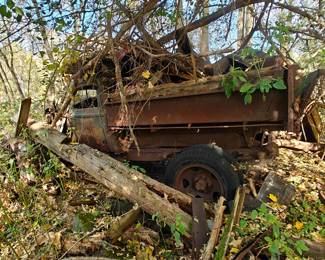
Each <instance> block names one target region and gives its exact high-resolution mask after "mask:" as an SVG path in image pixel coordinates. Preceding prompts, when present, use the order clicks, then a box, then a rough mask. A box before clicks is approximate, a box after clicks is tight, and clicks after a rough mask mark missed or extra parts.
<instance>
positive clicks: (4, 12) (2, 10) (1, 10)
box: [0, 5, 11, 18]
mask: <svg viewBox="0 0 325 260" xmlns="http://www.w3.org/2000/svg"><path fill="white" fill-rule="evenodd" d="M0 14H1V16H2V17H7V18H11V11H10V10H7V6H5V5H1V6H0Z"/></svg>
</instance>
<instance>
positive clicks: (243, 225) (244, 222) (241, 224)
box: [239, 219, 247, 228]
mask: <svg viewBox="0 0 325 260" xmlns="http://www.w3.org/2000/svg"><path fill="white" fill-rule="evenodd" d="M239 227H241V228H245V227H247V221H246V220H244V219H241V220H240V221H239Z"/></svg>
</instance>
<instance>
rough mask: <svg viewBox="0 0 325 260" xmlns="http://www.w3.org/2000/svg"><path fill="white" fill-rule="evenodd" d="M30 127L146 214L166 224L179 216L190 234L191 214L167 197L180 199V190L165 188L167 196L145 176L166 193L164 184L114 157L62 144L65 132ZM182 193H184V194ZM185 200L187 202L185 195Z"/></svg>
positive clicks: (38, 137) (52, 147) (56, 150)
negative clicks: (153, 187)
mask: <svg viewBox="0 0 325 260" xmlns="http://www.w3.org/2000/svg"><path fill="white" fill-rule="evenodd" d="M31 130H32V132H33V134H34V136H35V140H36V141H37V142H39V143H41V144H43V145H44V146H46V147H47V148H48V149H50V150H51V151H52V152H54V153H55V154H57V155H58V156H60V157H61V158H63V159H64V160H66V161H69V162H71V163H73V164H74V165H76V166H78V167H79V168H81V169H82V170H84V171H85V172H87V173H89V174H90V175H92V176H93V177H94V178H95V179H96V180H97V181H99V182H100V183H102V184H103V185H105V186H106V187H107V188H109V189H110V190H112V191H114V192H116V193H117V194H118V195H119V196H121V197H123V198H125V199H127V200H129V201H131V202H133V203H136V204H138V205H139V206H140V207H141V208H142V209H143V210H145V211H146V212H148V213H149V214H151V215H153V214H158V215H159V217H160V218H161V220H162V221H164V222H165V223H167V224H169V225H171V224H174V223H175V220H176V216H180V217H181V219H182V223H183V224H184V226H185V230H186V234H185V235H186V236H187V237H190V234H191V232H190V226H191V222H192V217H191V216H190V215H189V214H188V213H186V212H184V211H183V210H182V209H181V208H180V207H179V206H178V205H177V204H175V203H172V202H170V201H169V200H168V197H169V198H170V199H171V201H173V200H174V201H175V200H177V201H178V202H180V201H179V200H180V198H181V197H182V195H180V193H179V191H176V190H173V189H172V188H166V190H167V193H169V196H168V197H167V198H166V197H164V196H159V195H158V194H157V193H155V192H154V191H152V190H151V189H149V188H148V187H147V186H146V184H145V182H144V180H146V182H148V183H151V185H153V186H155V187H157V186H159V185H160V186H161V187H160V190H161V193H162V195H164V194H165V192H164V190H165V187H164V186H166V185H164V184H161V183H159V182H157V183H156V182H155V181H154V180H149V177H143V176H141V173H138V172H136V171H132V170H130V169H128V168H126V167H125V166H123V165H122V163H120V162H119V161H117V160H115V159H114V158H112V157H110V156H108V155H106V154H104V153H102V152H99V151H97V150H95V149H93V148H90V147H89V146H87V145H83V144H78V145H71V144H70V145H67V144H63V143H62V141H63V140H64V139H65V135H63V134H61V133H60V132H58V131H56V130H54V129H50V128H44V127H41V128H38V127H35V126H33V125H32V126H31ZM149 186H150V185H149ZM166 187H167V186H166ZM173 195H175V197H174V196H173ZM183 195H184V196H186V195H185V194H183ZM175 198H176V199H175ZM184 198H185V197H184ZM186 201H187V203H189V199H188V198H187V199H186Z"/></svg>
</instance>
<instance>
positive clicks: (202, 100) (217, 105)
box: [105, 91, 287, 127]
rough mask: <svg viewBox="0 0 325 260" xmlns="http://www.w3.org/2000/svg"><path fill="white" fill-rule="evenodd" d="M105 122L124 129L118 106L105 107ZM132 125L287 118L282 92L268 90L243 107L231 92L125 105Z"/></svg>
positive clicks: (124, 121) (284, 98)
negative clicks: (228, 94)
mask: <svg viewBox="0 0 325 260" xmlns="http://www.w3.org/2000/svg"><path fill="white" fill-rule="evenodd" d="M105 109H106V115H107V123H108V126H109V127H112V126H127V125H128V124H127V121H126V120H125V118H124V117H123V115H122V114H121V113H120V105H119V104H115V105H105ZM129 111H130V113H131V115H130V116H131V122H132V124H133V125H137V126H141V125H150V126H155V125H177V124H202V123H204V124H208V123H232V122H259V121H263V122H265V121H270V122H279V121H285V120H286V118H287V94H286V91H271V92H270V93H269V94H268V95H266V96H265V99H263V97H262V96H261V94H256V95H254V98H253V102H252V104H250V105H245V104H244V102H243V97H242V96H241V95H240V94H239V93H234V95H233V96H232V97H230V98H229V99H228V98H226V97H225V95H224V93H212V94H206V95H196V96H187V97H179V98H170V99H158V100H151V101H148V102H133V103H129Z"/></svg>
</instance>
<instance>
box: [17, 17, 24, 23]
mask: <svg viewBox="0 0 325 260" xmlns="http://www.w3.org/2000/svg"><path fill="white" fill-rule="evenodd" d="M22 19H23V17H22V16H21V15H17V16H16V21H17V22H18V23H20V22H21V20H22Z"/></svg>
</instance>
